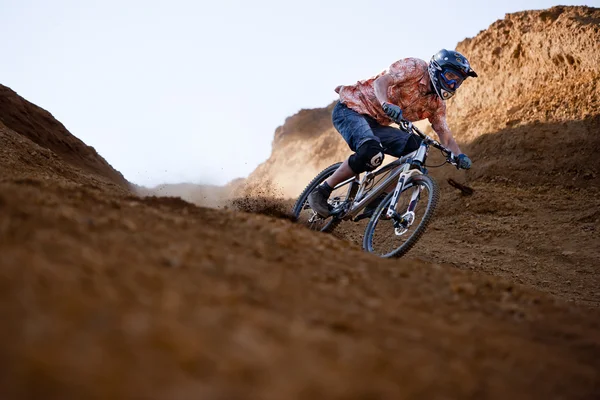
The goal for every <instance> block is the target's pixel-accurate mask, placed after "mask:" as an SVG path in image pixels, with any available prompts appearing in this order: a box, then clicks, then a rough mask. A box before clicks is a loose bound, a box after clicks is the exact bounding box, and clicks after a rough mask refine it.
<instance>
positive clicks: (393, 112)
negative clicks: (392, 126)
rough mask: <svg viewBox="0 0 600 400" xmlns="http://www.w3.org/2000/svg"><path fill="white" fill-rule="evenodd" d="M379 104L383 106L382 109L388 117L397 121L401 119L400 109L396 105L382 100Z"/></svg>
mask: <svg viewBox="0 0 600 400" xmlns="http://www.w3.org/2000/svg"><path fill="white" fill-rule="evenodd" d="M381 106H382V107H383V111H385V113H386V114H387V116H388V117H390V118H391V119H392V121H394V122H397V121H399V120H401V119H402V109H401V108H400V107H398V106H397V105H395V104H390V103H387V102H385V101H384V102H383V103H382V104H381Z"/></svg>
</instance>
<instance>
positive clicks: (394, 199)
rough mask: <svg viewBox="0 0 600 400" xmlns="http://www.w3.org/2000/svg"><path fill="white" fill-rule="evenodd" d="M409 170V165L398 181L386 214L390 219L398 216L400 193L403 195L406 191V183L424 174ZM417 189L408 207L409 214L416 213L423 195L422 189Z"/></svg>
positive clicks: (418, 187)
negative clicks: (415, 210)
mask: <svg viewBox="0 0 600 400" xmlns="http://www.w3.org/2000/svg"><path fill="white" fill-rule="evenodd" d="M408 168H410V165H408V164H407V165H406V166H405V167H404V169H405V170H404V171H403V172H402V173H401V174H400V179H398V184H396V189H394V194H393V195H392V201H390V205H389V206H388V209H387V212H386V216H387V217H388V218H392V217H393V216H394V215H395V214H396V204H397V203H398V197H399V196H400V193H402V191H403V190H404V187H405V186H406V182H408V180H409V179H410V178H412V177H413V176H414V175H419V174H421V173H422V172H421V171H419V170H418V169H411V170H409V169H408ZM416 189H417V190H415V191H414V192H413V194H412V196H411V198H410V203H409V205H408V209H407V212H414V209H415V207H416V206H417V200H418V199H419V195H420V194H421V188H420V186H417V187H416Z"/></svg>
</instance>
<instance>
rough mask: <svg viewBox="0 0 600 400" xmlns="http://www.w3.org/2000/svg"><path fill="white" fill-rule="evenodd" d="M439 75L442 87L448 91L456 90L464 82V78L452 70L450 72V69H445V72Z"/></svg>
mask: <svg viewBox="0 0 600 400" xmlns="http://www.w3.org/2000/svg"><path fill="white" fill-rule="evenodd" d="M440 75H441V77H442V80H443V81H444V86H446V87H447V88H448V89H450V90H456V89H458V87H459V86H460V85H461V84H462V83H463V81H464V80H465V78H464V77H463V76H461V75H459V74H458V73H456V72H455V71H454V70H451V69H446V70H444V71H442V73H441V74H440Z"/></svg>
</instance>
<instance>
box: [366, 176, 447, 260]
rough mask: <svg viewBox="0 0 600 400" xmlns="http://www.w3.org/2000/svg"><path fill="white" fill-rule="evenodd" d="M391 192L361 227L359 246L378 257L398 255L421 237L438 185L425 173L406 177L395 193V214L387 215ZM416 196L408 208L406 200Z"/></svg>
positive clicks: (434, 201) (438, 196)
mask: <svg viewBox="0 0 600 400" xmlns="http://www.w3.org/2000/svg"><path fill="white" fill-rule="evenodd" d="M392 196H393V193H390V194H388V195H387V197H386V198H385V199H384V200H383V201H382V202H381V204H379V207H377V209H376V210H375V212H374V213H373V216H372V217H371V219H370V220H369V223H368V224H367V228H366V229H365V236H364V239H363V248H364V249H365V251H368V252H369V253H373V254H376V255H378V256H379V257H384V258H388V257H402V256H403V255H404V254H406V252H408V251H409V250H410V249H411V248H412V247H413V246H414V245H415V243H417V241H418V240H419V239H420V238H421V236H422V235H423V233H424V232H425V229H426V228H427V225H428V224H429V222H430V221H431V218H432V217H433V213H434V211H435V208H436V207H437V204H438V201H439V198H440V189H439V188H438V185H437V184H436V183H435V181H434V180H433V179H432V178H431V177H429V176H427V175H417V176H414V177H412V178H410V179H409V180H408V181H407V183H406V186H405V187H404V189H403V190H402V193H400V195H399V196H398V202H397V204H396V208H395V210H396V214H395V215H394V216H393V217H391V218H387V216H386V213H387V210H388V207H389V205H390V202H391V200H392ZM411 199H412V200H416V201H417V203H416V206H415V207H414V209H413V210H412V211H410V208H409V204H410V203H411Z"/></svg>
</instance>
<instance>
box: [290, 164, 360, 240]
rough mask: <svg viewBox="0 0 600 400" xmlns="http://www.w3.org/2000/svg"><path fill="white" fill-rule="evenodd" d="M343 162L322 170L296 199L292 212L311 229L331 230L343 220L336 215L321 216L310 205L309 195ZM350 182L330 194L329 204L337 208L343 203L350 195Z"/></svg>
mask: <svg viewBox="0 0 600 400" xmlns="http://www.w3.org/2000/svg"><path fill="white" fill-rule="evenodd" d="M340 165H342V163H336V164H333V165H331V166H329V167H327V168H325V169H324V170H323V171H321V172H320V173H319V174H318V175H317V176H316V177H315V178H314V179H313V180H312V181H310V183H309V184H308V186H306V188H305V189H304V191H303V192H302V193H301V194H300V196H299V197H298V200H296V204H294V207H293V209H292V214H293V215H294V217H295V218H296V220H297V221H298V222H299V223H301V224H303V225H306V226H307V227H308V228H310V229H311V230H315V231H321V232H331V231H333V229H335V227H336V226H337V225H338V224H339V223H340V222H341V220H340V219H338V218H336V217H328V218H321V217H319V216H318V215H317V213H316V212H314V211H313V210H312V209H311V208H310V206H309V205H308V195H309V194H310V193H311V192H312V191H313V190H314V189H315V188H316V187H317V186H319V185H320V184H322V183H323V182H325V180H327V178H329V177H330V176H331V175H333V173H334V172H335V171H336V170H337V169H338V168H339V166H340ZM348 188H349V186H348V184H345V185H343V186H340V187H337V188H335V189H334V190H333V192H331V196H329V201H328V203H329V205H330V207H331V208H337V207H339V206H340V205H342V204H343V203H344V202H345V201H346V198H347V196H348Z"/></svg>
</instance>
